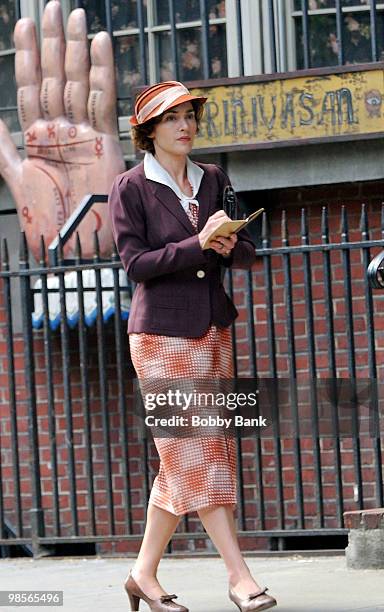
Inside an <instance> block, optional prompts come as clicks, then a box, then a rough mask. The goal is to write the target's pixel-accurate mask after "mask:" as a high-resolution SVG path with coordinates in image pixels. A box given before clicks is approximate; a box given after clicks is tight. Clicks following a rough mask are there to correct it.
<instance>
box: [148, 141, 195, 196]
mask: <svg viewBox="0 0 384 612" xmlns="http://www.w3.org/2000/svg"><path fill="white" fill-rule="evenodd" d="M144 174H145V177H146V178H147V179H150V180H151V181H155V182H156V183H161V184H162V185H167V186H168V187H170V188H171V189H172V190H173V191H174V192H175V194H176V195H177V197H178V198H179V200H180V201H181V204H182V206H183V208H185V207H186V206H188V204H189V202H194V203H196V204H197V205H198V204H199V203H198V201H197V200H196V199H195V198H196V195H197V192H198V191H199V189H200V183H201V179H202V178H203V175H204V170H203V169H202V168H200V166H198V165H197V164H195V163H194V162H193V161H191V160H190V159H189V157H188V156H187V176H188V180H189V182H190V183H191V186H192V196H187V195H186V194H185V193H183V192H182V191H181V189H180V187H179V186H178V185H177V183H176V182H175V181H174V180H173V178H172V177H171V175H170V174H169V173H168V172H167V171H166V169H165V168H163V166H162V165H161V164H160V162H159V161H158V160H157V159H156V158H155V157H154V155H152V153H149V152H146V154H145V156H144Z"/></svg>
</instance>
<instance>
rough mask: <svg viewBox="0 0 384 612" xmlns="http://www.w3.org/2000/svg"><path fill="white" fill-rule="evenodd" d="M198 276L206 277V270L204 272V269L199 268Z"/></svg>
mask: <svg viewBox="0 0 384 612" xmlns="http://www.w3.org/2000/svg"><path fill="white" fill-rule="evenodd" d="M196 276H197V277H198V278H204V276H205V272H204V270H198V271H197V272H196Z"/></svg>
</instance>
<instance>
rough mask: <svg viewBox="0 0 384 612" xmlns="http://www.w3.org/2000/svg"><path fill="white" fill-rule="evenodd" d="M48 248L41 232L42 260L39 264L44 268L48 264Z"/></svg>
mask: <svg viewBox="0 0 384 612" xmlns="http://www.w3.org/2000/svg"><path fill="white" fill-rule="evenodd" d="M45 258H46V250H45V240H44V236H43V234H40V261H39V264H40V265H41V267H42V268H45V266H46V260H45Z"/></svg>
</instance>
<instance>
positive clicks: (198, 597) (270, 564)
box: [0, 552, 384, 612]
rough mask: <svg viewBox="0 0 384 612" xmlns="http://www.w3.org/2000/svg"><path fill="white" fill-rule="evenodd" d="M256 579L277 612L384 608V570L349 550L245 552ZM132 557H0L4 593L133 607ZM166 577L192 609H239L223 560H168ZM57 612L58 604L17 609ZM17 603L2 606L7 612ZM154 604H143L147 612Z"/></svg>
mask: <svg viewBox="0 0 384 612" xmlns="http://www.w3.org/2000/svg"><path fill="white" fill-rule="evenodd" d="M246 562H247V564H248V566H249V568H250V570H251V571H252V574H253V576H254V577H255V578H256V579H257V581H258V583H259V584H260V585H262V586H268V587H269V593H270V594H271V595H273V596H274V597H276V599H277V602H278V605H277V607H275V608H273V610H276V612H352V611H353V612H373V611H383V612H384V569H383V570H352V569H347V567H346V562H345V557H344V553H343V552H342V553H341V554H336V555H335V554H332V555H329V556H317V555H316V556H308V554H304V555H301V554H290V556H270V555H268V556H257V557H254V556H253V557H248V556H246ZM133 563H134V560H133V559H131V558H116V557H114V558H105V557H102V558H99V557H87V558H80V557H65V558H63V557H62V558H52V557H49V558H42V559H39V560H33V559H29V558H10V559H0V590H11V589H12V590H13V589H14V590H19V591H22V590H35V591H36V590H40V591H41V590H62V591H63V592H64V605H63V606H62V607H60V608H56V609H58V610H60V609H61V610H65V611H66V612H67V611H68V612H75V611H76V610H83V611H86V612H98V611H103V612H128V611H129V603H128V598H127V596H126V594H125V591H124V590H123V582H124V579H125V577H126V575H127V573H128V571H129V569H130V568H131V567H132V566H133ZM158 577H159V580H160V582H161V584H162V586H163V587H164V588H165V589H166V590H168V592H169V593H176V594H177V595H178V599H177V600H176V601H177V602H178V603H182V604H184V605H186V606H188V608H189V610H190V612H231V611H232V612H238V609H237V607H236V606H235V605H234V604H233V603H232V602H231V601H230V600H229V599H228V597H227V580H226V571H225V567H224V564H223V562H222V560H221V559H220V558H218V557H209V558H204V557H199V558H175V557H174V556H172V557H171V556H170V557H165V558H163V559H162V561H161V563H160V566H159V572H158ZM17 607H18V609H20V610H36V611H37V610H47V609H50V610H53V609H54V608H53V607H52V606H49V607H48V606H40V605H38V606H33V607H32V606H29V607H28V606H17ZM14 609H15V607H14V606H9V605H8V606H0V612H2V611H3V610H9V611H10V612H12V610H14ZM147 610H148V607H147V605H146V604H145V603H144V602H143V601H141V602H140V612H146V611H147Z"/></svg>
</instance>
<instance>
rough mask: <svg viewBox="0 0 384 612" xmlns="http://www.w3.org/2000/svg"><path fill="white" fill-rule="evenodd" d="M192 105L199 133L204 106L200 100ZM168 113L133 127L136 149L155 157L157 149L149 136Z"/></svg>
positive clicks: (132, 132) (192, 102) (133, 139)
mask: <svg viewBox="0 0 384 612" xmlns="http://www.w3.org/2000/svg"><path fill="white" fill-rule="evenodd" d="M191 104H192V106H193V110H194V111H195V118H196V123H197V132H198V131H199V127H200V121H201V117H202V115H203V112H204V104H202V103H201V102H199V100H191ZM166 112H167V111H164V113H162V114H161V115H159V116H158V117H154V118H153V119H150V120H149V121H146V122H145V123H141V124H139V125H133V126H132V128H131V134H132V142H133V144H134V146H135V147H137V148H138V149H141V150H142V151H148V152H149V153H152V154H153V155H154V153H155V147H154V145H153V140H152V138H150V137H149V135H150V134H151V133H152V130H153V128H154V126H155V125H156V124H157V123H160V121H161V120H162V118H163V115H164V114H165V113H166Z"/></svg>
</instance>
